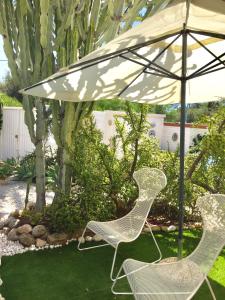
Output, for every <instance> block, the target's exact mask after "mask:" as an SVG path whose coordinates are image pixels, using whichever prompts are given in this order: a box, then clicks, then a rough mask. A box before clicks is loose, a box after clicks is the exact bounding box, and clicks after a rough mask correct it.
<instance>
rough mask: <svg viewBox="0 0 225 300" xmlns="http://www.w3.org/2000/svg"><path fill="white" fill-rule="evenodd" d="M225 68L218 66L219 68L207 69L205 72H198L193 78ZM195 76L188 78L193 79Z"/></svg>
mask: <svg viewBox="0 0 225 300" xmlns="http://www.w3.org/2000/svg"><path fill="white" fill-rule="evenodd" d="M224 69H225V66H224V67H220V68H217V69H212V70H210V69H209V70H208V71H205V72H201V73H200V74H197V75H196V76H195V77H193V78H196V77H200V76H203V75H207V74H210V73H213V72H217V71H221V70H224ZM193 78H189V77H188V78H187V79H193Z"/></svg>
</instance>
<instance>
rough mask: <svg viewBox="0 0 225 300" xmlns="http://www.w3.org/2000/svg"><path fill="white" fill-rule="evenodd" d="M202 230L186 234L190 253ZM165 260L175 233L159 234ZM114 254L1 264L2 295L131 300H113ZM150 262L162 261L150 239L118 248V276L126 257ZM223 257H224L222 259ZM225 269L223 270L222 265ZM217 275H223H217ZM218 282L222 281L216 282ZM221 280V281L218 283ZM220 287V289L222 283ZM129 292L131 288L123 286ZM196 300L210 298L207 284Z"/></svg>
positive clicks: (220, 294) (48, 256) (107, 250)
mask: <svg viewBox="0 0 225 300" xmlns="http://www.w3.org/2000/svg"><path fill="white" fill-rule="evenodd" d="M200 236H201V233H200V232H199V231H195V232H186V233H185V243H184V249H185V254H188V253H190V252H191V251H193V249H194V248H195V247H196V245H197V244H198V241H199V238H200ZM156 238H157V240H158V241H159V245H160V248H161V249H162V252H163V257H169V256H176V251H177V248H176V247H177V245H176V234H175V233H167V234H163V235H162V234H157V235H156ZM113 252H114V249H113V248H111V247H110V246H109V247H103V248H97V249H92V250H89V251H82V252H79V251H78V250H76V244H75V243H71V244H70V245H69V246H66V247H63V248H56V249H54V250H44V251H38V252H28V253H25V254H21V255H15V256H13V257H4V258H3V259H2V267H1V270H0V272H1V277H2V280H3V286H2V287H1V293H2V294H3V296H4V297H6V299H7V300H31V299H32V300H53V299H54V300H67V299H68V300H72V299H75V300H76V299H79V300H84V299H85V300H113V299H121V300H129V299H133V297H132V296H114V295H112V294H111V291H110V288H111V281H110V279H109V272H110V268H111V263H112V256H113ZM128 257H129V258H134V259H138V260H142V261H147V262H152V261H154V260H156V259H157V258H158V254H157V252H156V249H155V246H154V243H153V242H152V240H151V238H150V236H149V235H147V234H145V235H141V237H140V238H139V239H138V240H137V241H135V242H133V243H131V244H122V245H121V247H120V248H119V253H118V260H117V262H116V271H117V270H118V269H119V267H120V264H121V263H122V262H123V261H124V259H126V258H128ZM224 257H225V253H223V255H222V260H223V261H225V259H224ZM220 265H221V264H220V263H219V264H218V265H217V268H218V270H219V271H218V270H217V271H218V272H219V273H218V272H217V271H216V273H214V274H213V279H214V280H213V281H212V285H213V287H214V289H215V292H216V295H217V300H223V299H225V279H224V280H223V279H221V276H220V275H221V274H222V272H223V270H222V271H221V270H220V269H221V268H220ZM222 267H223V265H222ZM218 274H219V275H218ZM217 277H218V278H219V280H217ZM215 280H217V281H215ZM221 282H222V284H221ZM123 288H125V289H126V290H127V289H128V288H129V287H128V286H127V283H125V284H124V285H123ZM194 299H195V300H207V299H211V296H210V293H209V290H208V288H207V286H206V285H203V286H202V287H201V289H200V290H199V292H198V294H197V295H196V297H195V298H194Z"/></svg>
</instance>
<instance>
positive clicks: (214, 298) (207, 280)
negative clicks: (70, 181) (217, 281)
mask: <svg viewBox="0 0 225 300" xmlns="http://www.w3.org/2000/svg"><path fill="white" fill-rule="evenodd" d="M205 281H206V283H207V285H208V287H209V290H210V293H211V295H212V298H213V300H216V296H215V294H214V291H213V289H212V286H211V283H210V281H209V279H208V277H207V276H206V277H205Z"/></svg>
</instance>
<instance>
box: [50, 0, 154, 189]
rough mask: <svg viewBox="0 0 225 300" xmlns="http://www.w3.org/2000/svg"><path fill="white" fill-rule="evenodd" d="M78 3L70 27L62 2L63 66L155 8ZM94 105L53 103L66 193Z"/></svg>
mask: <svg viewBox="0 0 225 300" xmlns="http://www.w3.org/2000/svg"><path fill="white" fill-rule="evenodd" d="M76 2H77V5H76V8H75V10H73V11H72V14H71V17H68V18H69V19H70V26H69V27H68V28H67V27H66V26H67V25H66V24H67V23H66V21H65V20H64V19H63V18H62V17H61V16H62V14H63V6H62V2H61V3H60V2H58V4H59V5H58V7H57V11H58V14H57V16H58V21H57V25H58V30H57V32H58V33H61V32H64V33H65V32H66V37H65V39H64V41H63V39H62V37H61V35H60V34H58V37H57V39H56V43H55V50H56V51H57V52H59V57H58V65H59V66H60V67H64V66H66V65H68V64H71V63H74V62H75V61H76V60H77V59H78V57H79V58H81V57H83V56H85V55H87V54H88V53H90V52H91V51H93V50H94V49H96V48H97V47H99V46H101V44H103V43H105V42H108V41H110V40H111V39H113V38H114V37H115V36H116V35H117V34H118V33H120V32H122V31H124V30H127V29H128V28H130V26H131V24H132V23H133V22H134V20H136V18H137V16H139V14H138V13H139V12H140V11H141V10H142V9H143V8H144V7H146V10H145V13H142V18H144V17H145V16H146V14H147V13H149V10H148V6H151V8H153V7H154V4H153V3H151V4H150V3H149V4H148V5H147V2H146V1H144V0H133V1H127V0H108V1H102V0H85V1H82V0H80V1H76ZM64 5H65V3H64ZM68 10H69V8H68ZM68 18H67V20H68ZM121 24H123V26H121ZM62 27H63V28H62ZM58 47H60V48H59V49H58ZM92 108H93V103H78V104H74V103H66V102H62V103H60V102H56V101H53V102H52V113H53V123H52V132H53V134H54V136H55V140H56V141H57V145H58V149H59V151H58V153H59V160H60V168H59V182H58V183H59V187H60V189H61V190H62V191H63V192H64V193H69V192H70V182H71V176H70V175H71V174H70V163H69V162H70V156H69V150H70V149H71V147H72V139H73V136H74V133H75V131H76V129H77V127H78V126H79V123H80V122H79V121H80V120H81V118H82V116H83V115H84V114H85V113H87V112H90V111H91V110H92Z"/></svg>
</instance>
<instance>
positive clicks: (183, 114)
mask: <svg viewBox="0 0 225 300" xmlns="http://www.w3.org/2000/svg"><path fill="white" fill-rule="evenodd" d="M186 73H187V32H186V30H185V29H184V30H183V32H182V76H181V113H180V178H179V232H178V258H179V259H181V258H182V250H183V222H184V200H185V188H184V156H185V120H186V82H187V79H186Z"/></svg>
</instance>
